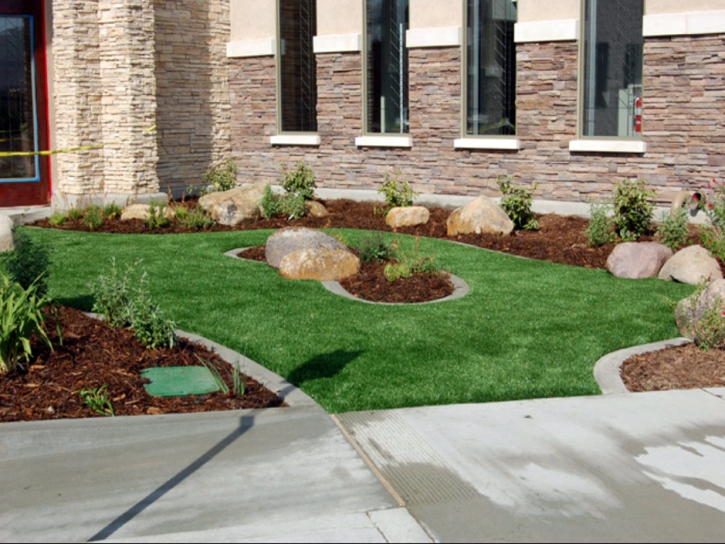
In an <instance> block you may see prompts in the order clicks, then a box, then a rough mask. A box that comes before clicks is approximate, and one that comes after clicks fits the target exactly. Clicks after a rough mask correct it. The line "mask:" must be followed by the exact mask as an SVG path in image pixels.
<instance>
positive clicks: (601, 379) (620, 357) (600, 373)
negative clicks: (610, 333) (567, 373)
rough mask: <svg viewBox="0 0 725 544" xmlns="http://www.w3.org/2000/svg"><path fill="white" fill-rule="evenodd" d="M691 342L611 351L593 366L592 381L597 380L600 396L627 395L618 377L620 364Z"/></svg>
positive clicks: (676, 340) (675, 341)
mask: <svg viewBox="0 0 725 544" xmlns="http://www.w3.org/2000/svg"><path fill="white" fill-rule="evenodd" d="M691 342H692V340H690V339H689V338H684V337H680V338H672V339H670V340H662V341H660V342H652V343H651V344H642V345H641V346H633V347H631V348H626V349H620V350H618V351H613V352H612V353H609V354H607V355H605V356H604V357H602V358H601V359H599V360H598V361H597V362H596V363H595V364H594V379H595V380H597V384H599V388H600V389H601V390H602V395H620V394H623V393H629V391H628V390H627V388H626V387H625V386H624V382H623V381H622V378H621V377H620V375H619V369H620V368H621V367H622V363H624V361H626V360H627V359H629V358H630V357H632V356H633V355H640V354H642V353H649V352H651V351H659V350H661V349H665V348H673V347H677V346H683V345H685V344H689V343H691Z"/></svg>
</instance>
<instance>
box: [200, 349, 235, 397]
mask: <svg viewBox="0 0 725 544" xmlns="http://www.w3.org/2000/svg"><path fill="white" fill-rule="evenodd" d="M195 357H196V358H197V359H198V360H199V362H201V364H203V365H204V366H205V367H206V368H207V370H209V373H210V374H211V376H212V378H213V379H214V383H216V385H217V387H219V391H220V392H221V393H222V394H223V395H229V394H230V393H233V394H234V395H235V396H237V397H243V396H244V393H245V387H244V379H243V377H242V373H241V371H240V368H239V361H235V363H234V364H233V365H232V370H231V375H232V376H231V378H232V389H231V390H230V389H229V386H228V385H227V382H226V380H224V378H223V377H222V375H221V372H219V369H218V368H217V366H216V365H215V364H214V363H212V362H211V361H208V360H206V359H204V358H202V357H199V356H198V355H195Z"/></svg>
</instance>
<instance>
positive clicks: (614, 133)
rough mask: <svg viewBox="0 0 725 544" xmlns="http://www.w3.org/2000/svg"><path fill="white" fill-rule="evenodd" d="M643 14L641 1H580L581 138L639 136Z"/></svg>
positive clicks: (642, 2)
mask: <svg viewBox="0 0 725 544" xmlns="http://www.w3.org/2000/svg"><path fill="white" fill-rule="evenodd" d="M643 15H644V1H643V0H585V2H584V18H583V19H584V32H583V36H584V39H583V40H582V41H583V52H582V64H583V70H582V74H583V81H582V88H583V101H582V104H583V107H582V109H583V111H582V116H581V120H582V122H581V134H582V136H606V137H635V136H639V133H638V128H636V127H635V120H636V119H637V115H636V111H635V107H636V106H637V102H638V99H640V100H639V101H641V97H642V50H643V44H644V38H643V37H642V17H643Z"/></svg>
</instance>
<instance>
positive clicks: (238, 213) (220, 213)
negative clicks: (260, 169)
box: [199, 183, 267, 227]
mask: <svg viewBox="0 0 725 544" xmlns="http://www.w3.org/2000/svg"><path fill="white" fill-rule="evenodd" d="M266 185H267V184H266V183H246V184H244V185H241V186H240V187H235V188H234V189H230V190H229V191H218V192H215V193H209V194H208V195H204V196H203V197H201V198H200V199H199V206H201V207H202V208H203V209H204V210H206V211H208V212H209V215H211V218H212V219H214V221H216V222H217V223H219V224H220V225H229V226H232V227H233V226H235V225H238V224H239V223H241V222H242V221H244V220H247V219H257V218H258V217H260V216H261V215H262V209H261V208H260V206H259V202H260V201H261V200H262V196H263V195H264V188H265V186H266Z"/></svg>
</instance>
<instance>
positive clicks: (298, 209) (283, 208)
mask: <svg viewBox="0 0 725 544" xmlns="http://www.w3.org/2000/svg"><path fill="white" fill-rule="evenodd" d="M277 205H278V206H279V211H280V212H282V213H283V214H284V215H286V216H287V217H288V218H289V219H299V218H300V217H302V216H303V215H305V199H304V198H303V197H302V195H295V194H288V195H285V196H283V197H281V198H280V199H279V200H278V201H277Z"/></svg>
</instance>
